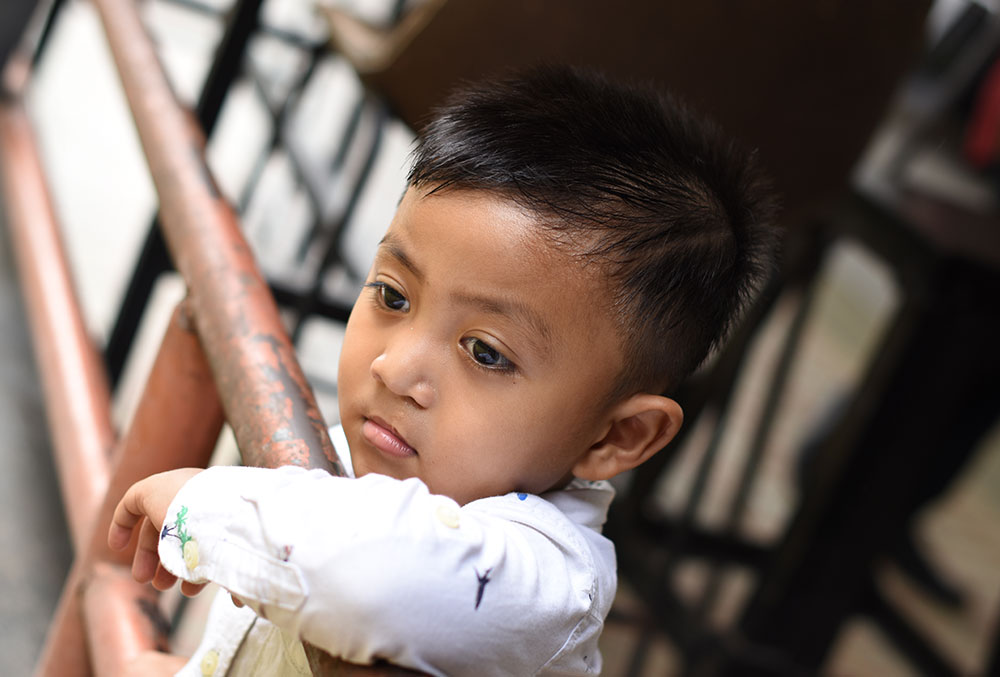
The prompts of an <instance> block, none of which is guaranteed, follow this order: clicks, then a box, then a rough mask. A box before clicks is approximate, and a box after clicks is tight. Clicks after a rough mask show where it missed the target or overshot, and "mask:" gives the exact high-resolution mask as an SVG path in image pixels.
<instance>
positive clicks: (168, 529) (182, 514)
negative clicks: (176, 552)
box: [160, 505, 191, 550]
mask: <svg viewBox="0 0 1000 677" xmlns="http://www.w3.org/2000/svg"><path fill="white" fill-rule="evenodd" d="M187 511H188V509H187V506H186V505H182V506H181V509H180V510H178V511H177V517H176V518H175V519H174V523H173V524H164V525H163V530H162V531H160V540H161V541H162V540H163V539H164V538H166V537H167V536H173V537H174V538H176V539H178V540H180V542H181V549H182V550H183V549H184V546H185V545H187V543H188V541H190V540H191V537H190V536H189V535H188V532H187V529H186V528H185V527H186V526H187Z"/></svg>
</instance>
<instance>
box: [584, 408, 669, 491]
mask: <svg viewBox="0 0 1000 677" xmlns="http://www.w3.org/2000/svg"><path fill="white" fill-rule="evenodd" d="M683 421H684V412H683V411H682V410H681V405H679V404H677V402H675V401H674V400H672V399H670V398H669V397H663V396H661V395H650V394H649V393H638V394H636V395H633V396H632V397H629V398H628V399H626V400H623V401H622V402H620V403H619V404H618V405H616V406H615V407H614V409H613V410H612V412H611V419H610V426H609V427H608V429H607V432H606V433H605V435H604V437H602V438H601V439H600V440H598V441H597V442H596V443H594V445H593V446H592V447H591V448H590V449H589V450H588V451H587V453H586V455H585V456H584V457H583V458H582V459H580V460H579V461H578V462H577V464H576V465H575V466H573V475H575V476H576V477H579V478H581V479H584V480H591V481H596V480H606V479H611V478H612V477H614V476H615V475H617V474H619V473H622V472H625V471H626V470H631V469H632V468H634V467H636V466H637V465H639V464H641V463H643V462H645V461H646V460H647V459H648V458H650V457H651V456H652V455H653V454H655V453H656V452H657V451H659V450H660V449H662V448H663V447H665V446H667V443H668V442H670V440H672V439H673V438H674V435H676V434H677V431H678V430H680V427H681V423H682V422H683Z"/></svg>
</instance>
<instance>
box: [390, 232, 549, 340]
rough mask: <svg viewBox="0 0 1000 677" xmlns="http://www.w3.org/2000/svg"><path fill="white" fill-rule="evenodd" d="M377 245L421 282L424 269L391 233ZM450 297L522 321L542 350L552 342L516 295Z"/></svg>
mask: <svg viewBox="0 0 1000 677" xmlns="http://www.w3.org/2000/svg"><path fill="white" fill-rule="evenodd" d="M379 249H380V250H383V251H385V253H386V254H388V255H389V256H391V257H393V258H394V259H396V260H397V261H399V263H400V264H401V265H402V266H403V267H404V268H406V269H407V270H409V271H410V272H411V273H413V275H414V276H415V277H416V278H417V279H418V280H420V281H421V282H423V281H424V280H425V277H424V272H423V271H422V270H421V269H420V267H419V266H418V265H417V264H416V263H414V261H413V259H411V258H410V257H409V256H408V255H407V253H406V251H405V250H404V249H403V248H402V247H401V246H400V245H399V244H398V243H396V242H394V241H393V238H392V235H391V234H388V233H387V234H386V236H385V237H383V238H382V241H381V242H379ZM452 298H453V299H454V300H455V302H457V303H461V304H463V305H468V306H473V307H475V308H476V309H478V310H481V311H483V312H486V313H489V314H491V315H503V316H504V317H509V318H511V319H513V320H514V321H515V322H517V323H518V324H522V325H525V326H527V327H528V328H529V329H531V330H532V331H533V332H534V334H535V335H537V336H539V337H540V340H536V339H535V338H534V336H531V335H529V337H528V338H529V340H530V341H531V343H533V344H534V345H535V347H536V348H537V349H538V350H539V352H542V353H548V352H549V351H548V346H549V345H550V344H551V342H552V331H551V330H550V329H549V325H548V324H547V323H546V322H545V320H544V319H543V318H542V317H541V316H540V315H538V313H536V312H535V311H533V310H532V309H531V308H529V307H528V306H527V305H526V304H525V303H523V302H522V301H520V300H518V299H511V298H494V297H489V296H482V295H480V294H467V293H463V292H457V293H456V294H454V295H453V296H452Z"/></svg>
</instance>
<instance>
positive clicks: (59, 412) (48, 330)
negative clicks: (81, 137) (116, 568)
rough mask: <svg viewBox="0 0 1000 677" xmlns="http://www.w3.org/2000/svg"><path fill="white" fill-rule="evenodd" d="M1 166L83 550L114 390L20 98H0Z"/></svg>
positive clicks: (67, 504)
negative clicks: (89, 327)
mask: <svg viewBox="0 0 1000 677" xmlns="http://www.w3.org/2000/svg"><path fill="white" fill-rule="evenodd" d="M0 168H2V174H3V195H4V200H5V202H6V208H7V222H8V229H9V232H10V234H11V242H12V249H13V252H14V256H15V261H16V264H17V268H18V273H19V278H20V283H21V289H22V294H23V295H24V299H25V307H26V312H27V316H28V321H29V324H30V326H31V335H32V336H33V338H34V345H35V361H36V364H37V366H38V372H39V376H40V379H41V384H42V392H43V395H44V398H45V403H46V407H45V412H46V416H47V418H48V427H49V432H50V435H51V438H52V446H53V453H54V457H55V465H56V470H57V473H58V476H59V486H60V488H61V490H62V499H63V505H64V508H65V512H66V519H67V523H68V525H69V532H70V538H71V540H72V542H73V546H74V549H75V550H76V552H80V551H81V550H82V549H83V546H84V543H85V542H86V539H87V537H88V535H89V534H90V528H91V526H92V524H93V521H94V517H95V514H96V512H97V509H98V506H100V504H101V500H102V499H103V497H104V494H105V491H106V489H107V485H108V473H109V466H110V456H111V450H112V448H113V446H114V442H115V433H114V429H113V426H112V423H111V406H110V395H109V393H108V388H107V382H106V380H105V378H104V368H103V365H102V363H101V358H100V355H99V354H98V352H97V349H96V347H95V346H94V344H93V343H92V342H91V339H90V337H89V336H88V334H87V329H86V327H85V325H84V320H83V316H82V313H81V312H80V304H79V303H78V301H77V297H76V292H75V289H74V286H73V280H72V277H71V275H70V271H69V266H68V264H67V261H66V255H65V252H64V250H63V244H62V240H61V238H60V234H59V229H58V226H57V222H56V216H55V210H54V208H53V206H52V200H51V197H50V195H49V191H48V188H47V186H46V182H45V175H44V170H43V167H42V162H41V159H40V157H39V153H38V148H37V146H36V144H35V138H34V134H33V133H32V130H31V125H30V124H29V122H28V118H27V114H26V113H25V111H24V108H23V106H22V104H21V103H20V102H19V101H17V100H15V99H8V100H7V101H5V102H3V103H2V104H0Z"/></svg>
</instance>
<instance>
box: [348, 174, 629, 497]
mask: <svg viewBox="0 0 1000 677" xmlns="http://www.w3.org/2000/svg"><path fill="white" fill-rule="evenodd" d="M606 298H607V294H606V293H605V292H604V287H603V285H602V281H601V280H600V279H598V275H597V270H596V267H592V268H589V269H588V268H584V267H583V265H582V264H581V263H579V262H578V261H575V260H573V259H572V258H571V257H570V256H568V255H567V254H565V253H563V252H560V251H557V250H555V249H554V248H553V247H552V246H551V245H550V244H547V243H546V242H545V241H544V240H543V238H542V237H541V236H539V235H538V226H537V224H536V223H535V221H534V217H532V216H530V215H528V214H527V213H525V212H524V211H522V210H521V209H520V208H518V207H517V206H516V205H514V204H512V203H510V202H508V201H505V200H503V199H501V198H498V197H496V196H493V195H490V194H487V193H481V192H478V191H468V190H444V191H442V192H440V193H436V194H433V195H427V194H426V191H425V190H420V189H416V188H410V189H409V190H408V191H407V193H406V195H405V196H404V198H403V201H402V202H401V203H400V206H399V209H398V211H397V213H396V216H395V218H394V219H393V221H392V224H391V225H390V227H389V230H388V232H387V233H386V235H385V238H384V239H383V240H382V243H381V244H380V245H379V248H378V252H377V254H376V256H375V262H374V264H373V265H372V269H371V271H370V273H369V275H368V280H367V285H366V288H365V289H364V290H363V291H362V293H361V296H360V298H359V299H358V301H357V303H356V304H355V306H354V310H353V311H352V313H351V317H350V321H349V322H348V324H347V335H346V337H345V339H344V347H343V352H342V354H341V358H340V367H339V375H338V384H339V385H338V390H339V397H340V413H341V422H342V423H343V426H344V430H345V432H346V434H347V440H348V442H349V443H350V446H351V453H352V456H353V462H354V468H355V471H356V474H357V475H358V476H359V477H360V476H361V475H364V474H366V473H369V472H376V473H381V474H384V475H389V476H392V477H396V478H400V479H403V478H407V477H419V478H421V479H422V480H423V481H424V482H425V483H426V484H427V485H428V487H429V488H430V490H431V491H432V492H434V493H438V494H444V495H447V496H450V497H452V498H454V499H455V500H456V501H458V502H459V503H461V504H465V503H468V502H469V501H472V500H475V499H477V498H483V497H486V496H493V495H498V494H504V493H507V492H510V491H525V492H531V493H541V492H544V491H546V490H548V489H551V488H554V487H556V486H559V485H561V483H563V482H564V481H566V480H567V479H568V478H569V476H570V474H571V471H572V469H573V467H574V465H575V464H576V463H577V462H578V461H579V460H580V459H581V458H582V457H583V456H584V455H585V454H586V452H587V451H588V449H590V447H591V446H592V445H593V444H594V443H595V442H597V441H599V440H600V439H601V438H602V437H603V436H604V434H605V433H606V432H607V430H606V427H607V421H606V417H605V416H604V415H603V414H605V413H606V406H607V405H606V404H605V400H606V396H607V393H608V392H609V388H611V387H612V385H613V383H614V379H615V378H616V377H617V375H618V374H619V373H620V369H621V363H622V358H621V347H620V345H619V339H618V337H617V334H616V332H615V329H614V320H613V318H612V315H611V312H610V310H608V309H607V306H606V303H605V299H606Z"/></svg>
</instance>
